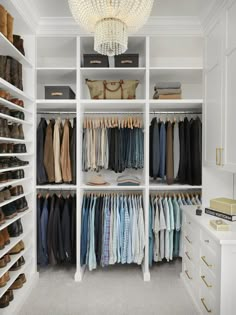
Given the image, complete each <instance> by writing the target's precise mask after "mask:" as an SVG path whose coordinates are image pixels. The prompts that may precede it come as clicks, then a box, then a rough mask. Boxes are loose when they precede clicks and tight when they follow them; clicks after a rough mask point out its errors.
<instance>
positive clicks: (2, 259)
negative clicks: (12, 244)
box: [0, 256, 7, 268]
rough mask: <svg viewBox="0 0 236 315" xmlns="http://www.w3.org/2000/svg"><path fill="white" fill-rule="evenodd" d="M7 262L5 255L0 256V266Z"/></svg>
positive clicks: (2, 266) (4, 265)
mask: <svg viewBox="0 0 236 315" xmlns="http://www.w3.org/2000/svg"><path fill="white" fill-rule="evenodd" d="M6 265H7V263H6V261H5V256H3V257H1V258H0V268H4V267H6Z"/></svg>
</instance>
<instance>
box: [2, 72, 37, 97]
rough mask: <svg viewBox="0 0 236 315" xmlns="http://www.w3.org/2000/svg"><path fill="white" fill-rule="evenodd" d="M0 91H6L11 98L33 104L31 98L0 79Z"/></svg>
mask: <svg viewBox="0 0 236 315" xmlns="http://www.w3.org/2000/svg"><path fill="white" fill-rule="evenodd" d="M0 89H2V90H7V91H8V92H9V93H10V94H11V96H12V97H13V98H19V99H22V100H23V101H29V102H32V103H33V102H34V99H33V98H32V97H31V96H29V95H27V94H26V93H25V92H23V91H21V90H20V89H18V88H17V87H15V86H14V85H12V84H10V83H9V82H7V81H5V80H3V79H2V78H0Z"/></svg>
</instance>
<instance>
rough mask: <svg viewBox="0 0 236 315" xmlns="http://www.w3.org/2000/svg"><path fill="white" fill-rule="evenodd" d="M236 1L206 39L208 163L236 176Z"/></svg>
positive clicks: (205, 129)
mask: <svg viewBox="0 0 236 315" xmlns="http://www.w3.org/2000/svg"><path fill="white" fill-rule="evenodd" d="M235 28H236V0H229V1H228V2H227V4H226V6H225V7H224V9H223V11H222V12H221V15H220V16H219V17H218V19H217V21H216V22H215V24H214V25H213V26H212V27H211V29H210V30H208V31H207V33H206V36H205V75H204V79H205V108H204V111H205V115H204V119H205V120H204V131H205V139H204V140H205V141H204V157H203V159H204V163H205V165H206V166H216V167H218V168H221V169H223V170H226V171H230V172H233V173H235V172H236V145H234V143H235V135H236V124H235V118H236V106H235V91H236V81H235V78H236V37H235Z"/></svg>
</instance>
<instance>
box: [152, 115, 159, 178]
mask: <svg viewBox="0 0 236 315" xmlns="http://www.w3.org/2000/svg"><path fill="white" fill-rule="evenodd" d="M152 124H153V127H152V147H153V152H152V172H153V178H154V179H157V177H158V174H159V168H160V135H159V124H158V122H157V119H156V118H154V119H153V120H152Z"/></svg>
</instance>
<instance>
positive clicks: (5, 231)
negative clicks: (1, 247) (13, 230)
mask: <svg viewBox="0 0 236 315" xmlns="http://www.w3.org/2000/svg"><path fill="white" fill-rule="evenodd" d="M2 235H3V238H4V244H5V245H8V244H10V235H9V233H8V229H7V228H5V229H3V230H2Z"/></svg>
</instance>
